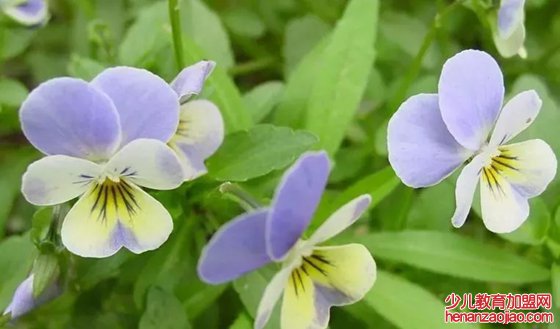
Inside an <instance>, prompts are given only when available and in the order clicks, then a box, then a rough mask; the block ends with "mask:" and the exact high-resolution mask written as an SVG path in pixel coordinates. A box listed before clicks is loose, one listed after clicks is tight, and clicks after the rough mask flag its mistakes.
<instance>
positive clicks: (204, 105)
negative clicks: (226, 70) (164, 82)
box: [169, 61, 224, 180]
mask: <svg viewBox="0 0 560 329" xmlns="http://www.w3.org/2000/svg"><path fill="white" fill-rule="evenodd" d="M214 66H215V63H214V62H212V61H200V62H198V63H196V64H194V65H191V66H189V67H187V68H185V69H183V71H181V73H179V75H178V76H177V77H176V78H175V80H173V82H171V87H172V88H173V90H175V92H176V93H177V96H178V97H179V101H180V103H181V109H180V113H179V125H178V126H177V130H176V131H175V134H174V135H173V137H172V138H171V140H170V141H169V146H170V147H171V148H172V149H173V150H175V152H176V153H177V155H178V157H179V159H180V161H181V165H182V166H183V171H184V172H185V173H186V175H185V180H191V179H194V178H196V177H199V176H200V175H203V174H205V173H206V166H205V165H204V160H206V159H207V158H208V157H210V156H211V155H212V154H214V152H216V150H217V149H218V148H219V147H220V145H221V144H222V142H223V140H224V121H223V119H222V114H221V113H220V111H219V110H218V107H217V106H216V105H214V104H213V103H212V102H210V101H208V100H201V99H197V100H192V99H191V98H192V96H194V95H198V94H199V93H200V92H201V91H202V87H203V85H204V81H205V80H206V78H207V77H208V75H210V73H211V72H212V70H213V69H214Z"/></svg>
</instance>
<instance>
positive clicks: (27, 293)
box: [4, 275, 37, 319]
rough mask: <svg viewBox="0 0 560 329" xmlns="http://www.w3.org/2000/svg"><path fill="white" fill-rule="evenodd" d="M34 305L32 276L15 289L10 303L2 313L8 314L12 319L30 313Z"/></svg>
mask: <svg viewBox="0 0 560 329" xmlns="http://www.w3.org/2000/svg"><path fill="white" fill-rule="evenodd" d="M36 305H37V303H36V302H35V299H34V298H33V275H30V276H29V277H27V279H25V280H24V281H23V282H22V283H21V284H20V285H19V286H18V287H17V289H16V292H15V293H14V296H13V297H12V301H11V302H10V305H8V307H7V308H6V310H5V311H4V314H8V313H10V315H11V317H12V318H13V319H14V318H17V317H20V316H22V315H24V314H25V313H27V312H29V311H31V310H32V309H33V308H35V306H36Z"/></svg>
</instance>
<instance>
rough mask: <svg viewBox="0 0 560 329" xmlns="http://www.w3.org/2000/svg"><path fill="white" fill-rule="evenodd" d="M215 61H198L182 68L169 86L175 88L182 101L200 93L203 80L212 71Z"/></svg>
mask: <svg viewBox="0 0 560 329" xmlns="http://www.w3.org/2000/svg"><path fill="white" fill-rule="evenodd" d="M215 66H216V63H214V62H213V61H200V62H198V63H195V64H193V65H191V66H188V67H186V68H184V69H183V70H182V71H181V72H180V73H179V74H178V75H177V77H175V79H174V80H173V82H171V88H173V90H175V92H176V93H177V95H178V96H179V98H181V99H182V101H184V100H186V99H188V98H189V97H190V96H192V95H197V94H200V92H201V91H202V87H203V86H204V81H206V78H207V77H208V76H209V75H210V73H212V70H214V67H215Z"/></svg>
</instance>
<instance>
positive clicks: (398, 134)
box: [387, 94, 472, 187]
mask: <svg viewBox="0 0 560 329" xmlns="http://www.w3.org/2000/svg"><path fill="white" fill-rule="evenodd" d="M387 145H388V151H389V162H390V163H391V166H392V167H393V169H394V170H395V173H396V174H397V176H399V178H400V179H401V180H402V181H403V183H405V184H406V185H408V186H411V187H426V186H430V185H434V184H436V183H439V182H440V181H441V180H442V179H444V178H445V177H447V176H449V175H450V174H451V173H452V172H453V171H454V170H455V169H457V168H458V167H459V166H460V165H461V164H462V163H463V162H464V161H465V160H466V159H467V158H468V156H469V155H470V154H471V153H472V152H469V151H468V150H467V149H465V148H463V147H462V146H461V145H460V144H459V143H457V141H456V140H455V139H454V138H453V136H451V134H450V133H449V131H448V130H447V127H446V126H445V123H443V120H442V118H441V113H440V110H439V106H438V96H437V95H435V94H420V95H416V96H412V97H410V98H409V99H408V100H406V101H405V102H404V103H403V104H402V105H401V106H400V108H399V109H398V110H397V112H396V113H395V114H394V115H393V117H392V118H391V120H390V121H389V126H388V128H387Z"/></svg>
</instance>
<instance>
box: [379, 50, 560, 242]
mask: <svg viewBox="0 0 560 329" xmlns="http://www.w3.org/2000/svg"><path fill="white" fill-rule="evenodd" d="M503 99H504V82H503V76H502V72H501V71H500V68H499V66H498V64H497V63H496V61H495V60H494V59H493V58H492V57H491V56H490V55H488V54H486V53H485V52H481V51H476V50H467V51H463V52H461V53H459V54H457V55H455V56H453V57H452V58H450V59H449V60H447V62H446V63H445V65H444V66H443V69H442V72H441V76H440V79H439V86H438V94H420V95H415V96H412V97H410V98H409V99H408V100H406V101H405V102H404V103H403V104H402V105H401V107H400V108H399V109H398V111H397V112H396V113H395V114H394V115H393V117H392V118H391V120H390V121H389V127H388V136H387V141H388V150H389V161H390V163H391V165H392V166H393V168H394V170H395V172H396V173H397V175H398V176H399V177H400V178H401V180H402V181H403V182H404V183H405V184H406V185H408V186H411V187H416V188H418V187H426V186H431V185H435V184H437V183H439V182H440V181H441V180H443V179H444V178H446V177H447V176H449V175H451V173H453V172H454V171H455V170H456V169H457V168H459V167H460V166H461V165H462V164H463V163H464V162H465V161H468V163H467V165H466V166H465V167H464V168H463V170H462V172H461V174H460V175H459V178H458V180H457V186H456V190H455V197H456V204H457V206H456V209H455V213H454V215H453V218H452V224H453V225H454V226H455V227H461V226H462V225H463V224H464V222H465V220H466V218H467V215H468V213H469V210H470V208H471V205H472V201H473V196H474V194H475V191H476V188H477V186H478V183H479V182H480V198H481V207H482V209H481V210H482V219H483V221H484V224H485V225H486V227H487V228H488V229H489V230H490V231H493V232H496V233H506V232H511V231H514V230H515V229H517V228H518V227H519V226H521V224H523V222H524V221H525V220H526V219H527V217H528V215H529V203H528V199H529V198H532V197H535V196H538V195H539V194H541V193H542V192H543V191H544V190H545V189H546V187H547V185H548V184H549V183H550V182H551V181H552V179H553V178H554V176H555V175H556V166H557V163H556V156H555V155H554V153H553V151H552V149H551V148H550V146H549V145H548V144H546V143H545V142H544V141H542V140H540V139H532V140H528V141H524V142H518V143H513V144H508V143H509V142H510V141H511V140H512V139H513V138H514V137H515V136H516V135H518V134H519V133H521V132H522V131H523V130H524V129H525V128H527V127H528V126H529V125H530V124H531V123H532V122H533V121H534V120H535V118H536V116H537V114H538V112H539V110H540V108H541V104H542V102H541V99H540V98H539V96H538V95H537V93H536V92H535V91H534V90H529V91H524V92H521V93H519V94H517V95H515V96H514V97H513V98H511V99H510V100H509V101H508V102H507V103H506V104H505V106H504V107H503V108H502V102H503ZM491 132H492V133H491Z"/></svg>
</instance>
